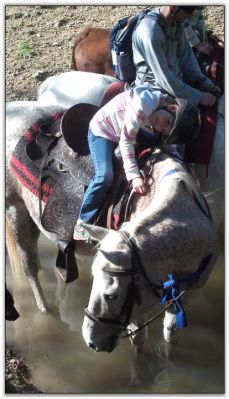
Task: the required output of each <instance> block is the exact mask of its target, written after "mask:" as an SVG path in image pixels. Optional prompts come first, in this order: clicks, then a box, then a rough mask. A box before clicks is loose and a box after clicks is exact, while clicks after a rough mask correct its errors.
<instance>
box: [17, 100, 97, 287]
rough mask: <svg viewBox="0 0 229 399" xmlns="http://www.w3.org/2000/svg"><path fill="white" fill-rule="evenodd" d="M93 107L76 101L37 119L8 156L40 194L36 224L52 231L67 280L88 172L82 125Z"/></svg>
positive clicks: (74, 272)
mask: <svg viewBox="0 0 229 399" xmlns="http://www.w3.org/2000/svg"><path fill="white" fill-rule="evenodd" d="M96 111H97V107H95V106H94V105H90V104H79V105H75V106H73V107H71V108H70V109H69V110H68V111H66V112H65V113H64V114H63V113H60V114H58V115H57V116H55V118H52V117H49V118H47V119H48V120H47V121H43V120H42V121H41V120H39V121H37V123H36V124H34V125H33V126H32V127H31V128H30V129H29V130H27V131H26V132H25V134H24V136H23V137H22V138H21V139H20V140H19V142H18V144H17V146H16V147H15V151H14V153H13V156H12V158H11V170H12V171H13V172H14V173H15V175H16V177H17V178H18V179H19V180H20V181H21V182H22V183H23V184H24V185H25V186H26V187H27V188H28V189H29V190H30V191H31V192H32V193H33V194H35V195H36V196H37V197H38V198H39V216H40V222H41V225H42V226H43V228H44V229H45V230H47V231H49V232H51V233H54V234H56V235H57V238H58V247H59V253H58V256H57V260H56V266H57V268H58V271H59V273H60V274H61V277H62V278H63V279H64V281H66V282H70V281H73V280H75V279H76V278H77V277H78V269H77V264H76V260H75V255H74V251H75V242H74V241H73V240H72V236H73V230H74V226H75V224H76V221H77V218H78V215H79V211H80V204H81V203H82V199H83V195H84V189H85V186H87V185H88V182H89V181H90V179H91V177H92V176H93V169H94V168H93V164H92V161H91V158H90V155H89V147H88V144H87V131H88V125H89V121H90V119H91V118H92V117H93V115H94V114H95V112H96Z"/></svg>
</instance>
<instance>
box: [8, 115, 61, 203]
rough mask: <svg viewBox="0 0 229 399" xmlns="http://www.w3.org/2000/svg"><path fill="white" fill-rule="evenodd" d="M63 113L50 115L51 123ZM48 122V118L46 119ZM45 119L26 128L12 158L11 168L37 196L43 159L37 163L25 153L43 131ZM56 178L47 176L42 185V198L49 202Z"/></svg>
mask: <svg viewBox="0 0 229 399" xmlns="http://www.w3.org/2000/svg"><path fill="white" fill-rule="evenodd" d="M62 115H63V113H52V114H51V115H50V124H51V123H52V122H55V121H56V120H58V119H60V118H61V116H62ZM45 122H46V123H47V120H46V121H45ZM43 123H44V121H43V120H38V121H37V123H35V124H33V125H32V126H31V127H30V128H29V129H27V130H26V132H25V133H24V135H23V136H22V137H21V139H20V140H19V142H18V143H17V145H16V147H15V150H14V153H13V155H12V157H11V160H10V168H11V171H12V172H13V173H14V175H15V176H16V177H17V179H18V180H20V182H21V183H22V184H23V186H25V187H26V188H27V189H28V190H29V191H30V192H31V193H33V194H34V195H35V196H36V197H39V190H40V181H39V170H40V164H41V160H38V161H36V163H33V162H31V160H30V159H29V158H28V157H27V155H26V154H25V147H26V145H27V144H28V143H30V142H31V141H34V140H35V139H36V137H37V136H38V134H39V133H40V131H41V127H42V125H43ZM54 184H55V180H54V179H53V178H52V177H46V180H45V182H43V183H42V185H41V200H42V201H43V202H44V203H47V201H48V198H49V195H50V194H51V193H52V191H53V186H54Z"/></svg>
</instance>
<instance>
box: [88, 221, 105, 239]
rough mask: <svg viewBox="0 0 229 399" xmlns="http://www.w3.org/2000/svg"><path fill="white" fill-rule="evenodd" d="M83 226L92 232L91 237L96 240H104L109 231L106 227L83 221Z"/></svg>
mask: <svg viewBox="0 0 229 399" xmlns="http://www.w3.org/2000/svg"><path fill="white" fill-rule="evenodd" d="M82 226H83V228H84V229H85V230H86V231H87V232H88V233H89V234H90V237H91V238H92V239H93V240H95V241H101V240H103V239H104V238H105V237H106V235H107V233H108V231H109V230H108V229H105V228H104V227H100V226H94V225H92V224H87V223H82Z"/></svg>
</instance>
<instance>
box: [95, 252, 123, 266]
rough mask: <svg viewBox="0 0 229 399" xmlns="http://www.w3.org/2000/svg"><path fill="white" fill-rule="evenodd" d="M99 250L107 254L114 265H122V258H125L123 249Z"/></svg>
mask: <svg viewBox="0 0 229 399" xmlns="http://www.w3.org/2000/svg"><path fill="white" fill-rule="evenodd" d="M99 252H101V253H102V254H103V256H105V258H106V259H107V260H108V262H110V263H112V264H113V265H116V266H120V265H121V264H122V263H121V258H123V252H121V251H109V252H107V251H104V250H103V249H99Z"/></svg>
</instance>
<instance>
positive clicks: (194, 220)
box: [82, 155, 218, 352]
mask: <svg viewBox="0 0 229 399" xmlns="http://www.w3.org/2000/svg"><path fill="white" fill-rule="evenodd" d="M152 157H153V155H152ZM149 179H150V181H153V182H154V184H153V186H152V185H150V187H149V192H148V194H147V196H146V197H145V198H144V197H141V198H139V197H138V198H136V201H135V203H134V204H133V206H132V213H131V217H130V221H129V222H127V223H125V224H124V225H123V226H122V228H121V230H119V231H112V230H107V229H104V228H101V227H96V226H91V225H85V228H86V229H87V231H88V232H89V233H90V235H91V237H92V238H93V239H94V240H97V241H98V242H99V246H98V249H97V255H96V257H95V258H94V261H93V264H92V272H93V277H94V280H93V285H92V290H91V295H90V299H89V304H88V307H87V308H86V309H85V313H86V315H85V318H84V323H83V328H82V332H83V337H84V340H85V342H86V344H87V345H88V346H89V347H90V348H92V349H94V350H95V351H107V352H110V351H112V350H113V349H114V348H115V346H116V345H117V343H118V338H119V336H120V335H124V334H125V333H126V332H128V331H129V330H130V329H131V328H130V325H131V324H134V325H137V326H138V325H139V320H140V322H141V321H142V317H143V315H144V314H147V313H148V312H151V311H152V310H155V312H156V311H158V310H159V309H158V308H159V307H158V305H159V303H160V299H159V298H158V296H157V294H159V295H160V296H161V297H162V298H163V297H166V298H167V299H168V300H172V299H173V295H172V294H171V292H172V290H173V289H174V291H173V293H174V297H177V296H178V295H179V294H180V292H181V291H182V290H187V291H189V289H194V288H199V287H200V286H202V285H203V284H204V283H205V282H206V281H207V279H208V276H209V274H210V272H211V270H212V267H213V265H214V262H215V260H216V257H217V251H218V241H217V235H216V232H215V229H214V224H213V223H212V222H211V221H210V219H209V218H208V216H207V213H208V211H207V209H206V203H205V202H204V201H203V197H201V195H200V193H199V192H198V189H197V186H196V185H195V183H194V181H193V180H192V178H191V176H190V175H189V174H188V172H187V171H186V170H185V169H184V167H183V166H182V165H180V164H178V163H177V162H176V160H174V159H171V158H170V157H168V156H165V155H160V156H159V158H158V160H157V159H156V160H155V163H154V164H153V168H152V175H151V176H150V178H149ZM146 204H147V205H146ZM198 204H199V205H198ZM211 255H212V258H211ZM208 262H209V263H208ZM161 282H163V283H164V285H163V290H162V286H161ZM189 296H190V297H191V293H190V295H189ZM185 299H186V298H185ZM185 302H186V301H184V303H185ZM181 306H182V305H181V303H179V301H178V302H176V305H175V308H176V309H175V310H174V309H173V307H172V308H171V309H169V308H168V309H167V310H166V312H165V318H164V323H163V324H164V328H163V333H164V338H165V340H166V341H167V342H170V341H172V339H173V338H174V336H175V332H176V326H177V325H176V322H177V321H179V318H180V317H183V316H184V315H183V311H182V309H181ZM128 326H129V327H128ZM135 343H136V344H139V343H138V335H137V336H136V340H135Z"/></svg>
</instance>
